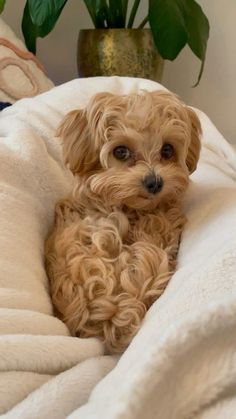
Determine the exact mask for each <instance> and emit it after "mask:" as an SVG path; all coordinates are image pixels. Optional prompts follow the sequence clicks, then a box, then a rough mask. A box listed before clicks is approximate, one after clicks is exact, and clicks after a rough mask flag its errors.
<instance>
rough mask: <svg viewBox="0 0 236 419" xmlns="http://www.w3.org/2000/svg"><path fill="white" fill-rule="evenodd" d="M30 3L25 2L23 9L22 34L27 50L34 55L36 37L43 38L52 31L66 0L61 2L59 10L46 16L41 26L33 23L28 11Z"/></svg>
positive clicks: (28, 0) (28, 1)
mask: <svg viewBox="0 0 236 419" xmlns="http://www.w3.org/2000/svg"><path fill="white" fill-rule="evenodd" d="M30 1H32V0H27V2H26V5H25V8H24V13H23V19H22V32H23V35H24V38H25V43H26V46H27V48H28V49H29V50H30V51H31V52H33V53H34V54H35V53H36V39H37V38H38V37H40V38H44V37H45V36H46V35H48V34H49V32H51V31H52V29H53V28H54V26H55V24H56V22H57V19H58V18H59V16H60V14H61V12H62V10H63V7H64V6H65V4H66V2H67V0H64V1H63V4H62V2H61V4H62V6H61V8H60V9H58V10H57V12H56V14H54V15H48V16H47V18H46V19H45V21H44V22H43V23H42V25H36V24H35V23H34V22H33V19H32V16H31V14H30V10H29V3H30ZM42 3H43V2H42Z"/></svg>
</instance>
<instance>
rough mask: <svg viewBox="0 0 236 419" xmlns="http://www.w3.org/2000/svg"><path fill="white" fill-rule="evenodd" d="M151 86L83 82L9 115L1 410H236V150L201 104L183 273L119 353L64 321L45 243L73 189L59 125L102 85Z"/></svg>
mask: <svg viewBox="0 0 236 419" xmlns="http://www.w3.org/2000/svg"><path fill="white" fill-rule="evenodd" d="M141 89H147V90H156V89H163V87H162V86H160V85H159V84H157V83H154V82H151V81H148V80H142V79H132V78H118V77H111V78H93V79H83V80H74V81H71V82H69V83H67V84H65V85H62V86H59V87H57V88H54V89H52V90H51V91H50V92H46V93H44V94H42V95H40V96H38V97H36V98H34V99H25V100H21V101H19V102H17V103H16V104H14V105H13V106H11V107H9V108H7V109H5V110H3V111H2V112H1V113H0V210H1V217H0V264H1V265H0V266H1V269H0V413H1V414H2V417H6V418H24V419H28V418H29V419H31V418H37V419H45V418H47V417H48V418H49V417H50V419H54V418H55V419H58V418H59V419H60V418H61V419H63V418H65V417H70V418H71V419H72V418H82V419H87V418H88V419H92V418H94V419H95V418H96V419H99V418H102V419H121V418H122V419H139V418H140V419H141V418H142V419H143V417H145V419H153V418H156V419H158V418H160V419H163V418H164V419H191V418H195V419H213V417H214V419H216V418H217V419H221V418H223V417H224V419H227V417H230V419H231V418H233V417H234V416H233V414H232V415H231V416H229V412H233V410H232V409H233V408H235V400H236V382H235V377H236V339H235V329H236V304H235V301H236V299H235V297H236V238H235V232H236V217H235V214H236V153H235V150H234V149H233V148H232V147H231V146H230V145H229V144H228V143H227V142H226V141H225V139H224V138H223V137H222V135H221V134H220V133H219V132H218V131H217V129H216V128H215V126H214V125H213V124H212V123H211V121H210V120H209V119H208V117H207V116H206V115H205V114H204V113H202V112H200V111H198V110H197V112H198V114H199V118H200V120H201V123H202V128H203V139H202V142H203V148H202V153H201V159H200V163H199V167H198V170H197V171H196V172H195V173H194V174H193V176H192V183H191V186H190V188H189V191H188V193H187V196H186V202H185V212H186V214H187V217H188V223H187V225H186V228H185V231H184V234H183V238H182V242H181V246H180V251H179V262H178V269H177V271H176V273H175V275H174V276H173V278H172V279H171V281H170V283H169V284H168V287H167V289H166V291H165V293H164V294H163V295H162V296H161V298H159V299H158V300H157V301H156V302H155V303H154V304H153V306H152V307H151V309H150V310H149V311H148V313H147V315H146V317H145V320H144V322H143V325H142V327H141V329H140V331H139V332H138V334H137V335H136V336H135V338H134V339H133V341H132V343H131V345H130V346H129V348H128V349H127V350H126V351H125V353H124V354H123V355H122V356H121V358H120V359H118V358H117V357H111V356H107V355H104V348H103V345H102V344H101V342H100V341H99V340H97V339H92V338H91V339H79V338H73V337H71V336H69V332H68V329H67V327H66V326H65V325H64V324H63V323H62V322H61V321H60V320H59V319H56V318H55V317H54V316H53V309H52V305H51V299H50V295H49V288H48V281H47V277H46V273H45V269H44V240H45V237H46V235H47V233H48V230H49V229H50V227H51V225H52V223H53V213H54V206H55V202H56V201H57V200H58V199H60V198H63V197H65V196H66V195H67V194H68V193H69V191H70V190H71V188H72V185H73V178H72V176H71V174H70V172H69V171H68V170H67V168H65V167H64V165H63V162H62V157H61V144H60V141H59V139H58V138H56V137H55V136H54V135H55V131H56V128H57V126H58V124H59V122H60V120H61V118H62V117H63V116H64V115H65V114H66V113H67V112H68V111H70V110H72V109H75V108H81V107H83V106H84V105H85V104H86V103H87V101H88V100H89V98H90V97H91V95H93V94H95V93H97V92H98V91H110V92H114V93H120V94H124V93H129V92H138V91H140V90H141ZM222 412H225V416H224V415H223V416H220V414H221V413H222ZM234 412H235V410H234ZM214 414H215V416H214ZM227 415H228V416H227Z"/></svg>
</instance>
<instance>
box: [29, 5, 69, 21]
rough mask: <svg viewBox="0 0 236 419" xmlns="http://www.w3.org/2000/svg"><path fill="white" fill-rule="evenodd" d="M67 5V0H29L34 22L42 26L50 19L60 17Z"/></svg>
mask: <svg viewBox="0 0 236 419" xmlns="http://www.w3.org/2000/svg"><path fill="white" fill-rule="evenodd" d="M65 3H66V1H65V0H28V5H29V13H30V16H31V19H32V22H33V23H34V24H35V25H36V26H42V25H43V24H44V23H45V22H46V21H47V20H48V19H49V18H50V19H52V18H53V17H54V18H55V17H56V16H59V15H58V13H59V14H60V12H61V10H62V8H63V7H64V4H65Z"/></svg>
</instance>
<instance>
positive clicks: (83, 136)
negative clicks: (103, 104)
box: [56, 110, 98, 175]
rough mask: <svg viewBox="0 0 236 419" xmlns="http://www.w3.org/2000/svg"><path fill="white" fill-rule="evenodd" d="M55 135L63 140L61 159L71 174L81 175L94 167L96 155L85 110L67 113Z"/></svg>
mask: <svg viewBox="0 0 236 419" xmlns="http://www.w3.org/2000/svg"><path fill="white" fill-rule="evenodd" d="M56 135H57V136H58V137H61V138H62V140H63V145H62V149H63V157H64V161H65V163H66V164H68V166H69V168H70V170H71V171H72V173H73V174H80V175H83V174H85V173H87V172H89V171H90V170H92V168H93V167H94V165H95V164H96V162H97V158H98V157H97V153H96V152H95V144H94V143H93V141H92V139H91V136H90V131H89V127H88V120H87V116H86V111H85V110H74V111H71V112H69V113H68V114H67V115H66V116H65V118H64V119H63V121H62V123H61V125H60V126H59V128H58V130H57V133H56Z"/></svg>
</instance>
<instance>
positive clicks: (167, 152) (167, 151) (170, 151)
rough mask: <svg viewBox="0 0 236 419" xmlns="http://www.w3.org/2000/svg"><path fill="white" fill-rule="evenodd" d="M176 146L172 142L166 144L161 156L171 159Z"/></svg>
mask: <svg viewBox="0 0 236 419" xmlns="http://www.w3.org/2000/svg"><path fill="white" fill-rule="evenodd" d="M174 152H175V150H174V147H173V145H171V144H164V145H163V146H162V148H161V157H162V158H163V159H166V160H168V159H171V157H173V155H174Z"/></svg>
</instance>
